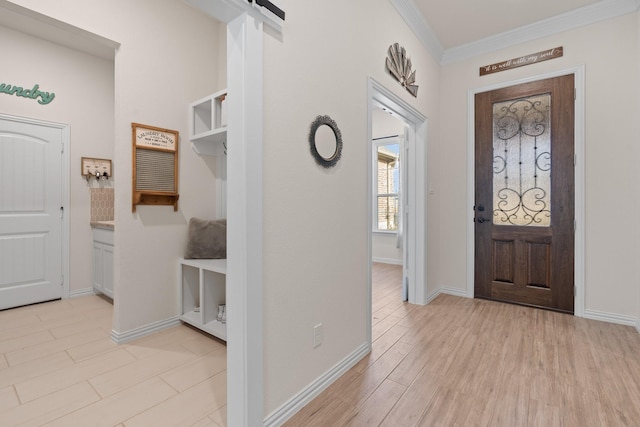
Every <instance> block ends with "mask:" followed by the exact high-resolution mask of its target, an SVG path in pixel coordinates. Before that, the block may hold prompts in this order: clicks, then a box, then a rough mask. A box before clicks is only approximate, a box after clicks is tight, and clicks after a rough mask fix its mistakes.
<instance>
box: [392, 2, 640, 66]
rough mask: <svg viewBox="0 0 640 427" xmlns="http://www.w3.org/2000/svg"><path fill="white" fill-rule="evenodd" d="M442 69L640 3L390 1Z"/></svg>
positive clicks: (632, 9) (625, 10)
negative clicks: (442, 66) (462, 60)
mask: <svg viewBox="0 0 640 427" xmlns="http://www.w3.org/2000/svg"><path fill="white" fill-rule="evenodd" d="M390 1H391V3H392V4H393V5H394V6H395V8H396V9H397V10H398V12H399V13H400V15H401V16H402V17H403V18H404V19H405V21H406V22H407V24H408V25H409V27H410V28H411V29H412V30H413V31H414V32H415V33H416V35H417V36H418V38H419V39H420V40H421V41H422V42H423V44H424V45H425V47H427V49H428V50H429V51H430V52H431V53H432V54H433V55H434V56H435V57H436V58H439V59H440V62H441V63H448V62H454V61H456V60H461V59H465V58H469V57H473V56H476V55H480V54H483V53H487V52H490V51H494V50H498V49H501V48H505V47H508V46H512V45H516V44H518V43H523V42H526V41H530V40H534V39H536V38H541V37H545V36H549V35H551V34H557V33H560V32H563V31H567V30H570V29H572V28H577V27H580V26H584V25H590V24H593V23H595V22H598V21H602V20H605V19H609V18H613V17H616V16H620V15H623V14H626V13H633V12H637V11H638V9H639V8H640V0H390Z"/></svg>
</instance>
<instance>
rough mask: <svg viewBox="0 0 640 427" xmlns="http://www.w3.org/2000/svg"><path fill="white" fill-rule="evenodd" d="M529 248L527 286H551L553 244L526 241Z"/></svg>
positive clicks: (546, 287)
mask: <svg viewBox="0 0 640 427" xmlns="http://www.w3.org/2000/svg"><path fill="white" fill-rule="evenodd" d="M525 245H526V248H527V260H528V262H527V276H528V278H527V283H526V285H527V286H534V287H538V288H545V289H549V288H550V287H551V268H550V266H551V244H550V243H533V242H525Z"/></svg>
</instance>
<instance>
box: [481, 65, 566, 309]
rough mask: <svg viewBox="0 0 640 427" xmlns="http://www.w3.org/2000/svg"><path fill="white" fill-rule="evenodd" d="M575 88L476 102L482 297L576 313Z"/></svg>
mask: <svg viewBox="0 0 640 427" xmlns="http://www.w3.org/2000/svg"><path fill="white" fill-rule="evenodd" d="M573 87H574V76H573V75H568V76H562V77H557V78H552V79H546V80H541V81H537V82H533V83H527V84H523V85H518V86H513V87H508V88H503V89H498V90H494V91H491V92H484V93H479V94H477V95H476V98H475V121H476V129H475V133H476V146H475V159H476V168H475V182H476V188H475V199H476V205H475V207H474V209H475V211H476V212H475V219H474V221H475V273H474V277H475V295H476V297H478V298H488V299H495V300H500V301H505V302H513V303H518V304H526V305H533V306H540V307H544V308H550V309H553V310H558V311H565V312H571V313H572V312H573V300H574V295H573V293H574V284H573V280H574V272H573V268H574V266H573V259H574V247H573V246H574V234H573V232H574V230H573V228H574V227H573V224H574V198H575V195H574V162H573V160H574V158H573V157H574V97H573V93H574V90H573ZM523 141H524V142H523ZM527 150H528V151H527Z"/></svg>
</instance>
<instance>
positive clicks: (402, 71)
mask: <svg viewBox="0 0 640 427" xmlns="http://www.w3.org/2000/svg"><path fill="white" fill-rule="evenodd" d="M387 54H388V57H387V60H386V61H385V62H386V66H387V71H389V73H391V75H392V76H393V77H394V78H395V79H396V80H397V81H398V82H400V84H401V85H402V87H404V88H405V89H407V90H408V91H409V93H410V94H411V95H413V96H415V97H418V85H416V84H415V82H416V72H415V71H412V70H411V58H409V57H408V56H407V51H406V50H405V49H404V47H401V46H400V45H399V44H398V43H394V44H392V45H391V46H389V50H388V51H387Z"/></svg>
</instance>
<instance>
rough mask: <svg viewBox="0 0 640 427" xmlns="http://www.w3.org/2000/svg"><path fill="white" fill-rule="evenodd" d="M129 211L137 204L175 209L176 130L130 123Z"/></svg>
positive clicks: (176, 194)
mask: <svg viewBox="0 0 640 427" xmlns="http://www.w3.org/2000/svg"><path fill="white" fill-rule="evenodd" d="M131 130H132V132H131V134H132V138H133V156H132V158H133V177H132V183H133V193H132V194H133V197H132V199H133V200H132V205H131V210H132V212H135V211H136V206H137V205H168V206H171V205H173V210H174V211H177V210H178V197H179V195H178V140H179V133H178V131H175V130H170V129H162V128H157V127H153V126H147V125H141V124H139V123H131Z"/></svg>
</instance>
